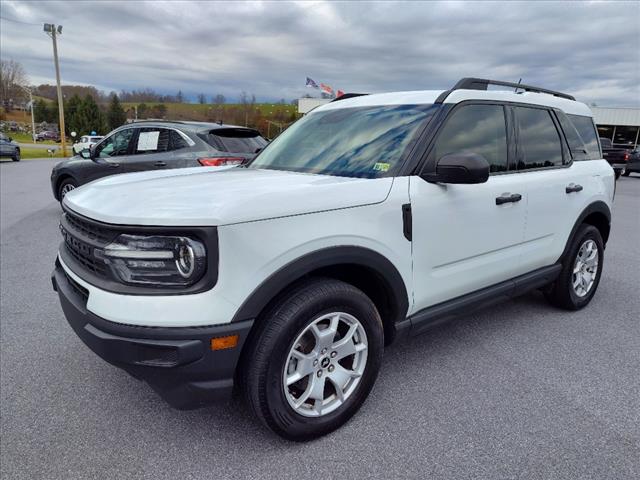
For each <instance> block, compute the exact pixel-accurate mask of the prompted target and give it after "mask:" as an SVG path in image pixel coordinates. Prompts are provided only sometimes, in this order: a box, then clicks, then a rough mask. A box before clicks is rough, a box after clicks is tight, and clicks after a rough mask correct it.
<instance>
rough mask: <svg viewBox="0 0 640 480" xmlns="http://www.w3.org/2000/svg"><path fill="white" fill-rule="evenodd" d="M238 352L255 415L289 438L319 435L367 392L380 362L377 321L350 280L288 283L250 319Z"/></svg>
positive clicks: (338, 421) (342, 419)
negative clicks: (250, 331) (283, 293)
mask: <svg viewBox="0 0 640 480" xmlns="http://www.w3.org/2000/svg"><path fill="white" fill-rule="evenodd" d="M256 327H257V328H258V330H257V331H256V332H255V335H254V337H253V339H252V341H251V344H250V345H249V348H248V349H247V350H248V351H247V352H246V354H245V356H244V359H243V380H244V391H245V395H246V397H247V400H248V403H249V405H250V406H251V408H252V410H253V411H254V412H255V414H256V415H257V416H258V417H259V418H260V419H261V420H262V421H263V423H265V424H266V425H267V426H268V427H269V428H271V429H272V430H273V431H274V432H276V433H277V434H279V435H280V436H282V437H284V438H287V439H289V440H296V441H303V440H309V439H312V438H315V437H319V436H321V435H325V434H327V433H329V432H331V431H333V430H335V429H337V428H338V427H340V426H341V425H343V424H344V423H345V422H346V421H347V420H349V418H351V417H352V416H353V415H354V414H355V413H356V412H357V410H358V409H359V408H360V406H361V405H362V404H363V403H364V401H365V399H366V398H367V396H368V395H369V392H370V391H371V388H372V387H373V384H374V383H375V380H376V377H377V375H378V370H379V368H380V364H381V361H382V352H383V346H384V338H383V336H384V334H383V328H382V321H381V319H380V316H379V314H378V311H377V310H376V307H375V306H374V304H373V303H372V302H371V300H370V299H369V298H368V297H367V296H366V295H365V294H364V293H363V292H362V291H360V290H358V289H357V288H355V287H353V286H352V285H350V284H347V283H344V282H341V281H338V280H333V279H314V280H311V281H309V282H307V283H304V284H302V285H300V286H298V287H297V288H295V289H293V290H292V291H291V292H290V293H289V294H288V295H287V297H286V298H285V299H283V300H281V301H280V302H279V303H278V304H277V305H275V306H274V307H273V308H272V309H271V311H270V312H268V313H267V315H265V316H264V318H261V319H260V320H259V324H258V325H257V326H256Z"/></svg>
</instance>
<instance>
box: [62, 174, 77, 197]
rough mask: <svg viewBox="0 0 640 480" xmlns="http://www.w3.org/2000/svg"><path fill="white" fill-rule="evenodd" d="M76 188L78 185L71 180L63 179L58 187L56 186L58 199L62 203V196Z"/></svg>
mask: <svg viewBox="0 0 640 480" xmlns="http://www.w3.org/2000/svg"><path fill="white" fill-rule="evenodd" d="M77 187H78V183H77V182H76V181H75V180H74V179H73V178H65V179H64V180H63V181H62V182H60V185H58V199H59V200H60V202H61V203H62V199H63V198H64V196H65V195H66V194H67V193H69V192H70V191H71V190H73V189H74V188H77Z"/></svg>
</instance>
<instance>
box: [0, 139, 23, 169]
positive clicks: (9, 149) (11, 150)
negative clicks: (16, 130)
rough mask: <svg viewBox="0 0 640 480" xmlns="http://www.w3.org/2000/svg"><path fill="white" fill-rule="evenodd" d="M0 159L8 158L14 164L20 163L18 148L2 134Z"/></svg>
mask: <svg viewBox="0 0 640 480" xmlns="http://www.w3.org/2000/svg"><path fill="white" fill-rule="evenodd" d="M0 157H5V158H10V159H11V160H13V161H14V162H19V161H20V147H19V146H18V145H17V144H16V143H14V142H13V139H12V138H11V137H7V136H6V135H5V134H4V133H0Z"/></svg>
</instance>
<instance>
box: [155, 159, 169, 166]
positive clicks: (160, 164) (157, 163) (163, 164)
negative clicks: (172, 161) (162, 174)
mask: <svg viewBox="0 0 640 480" xmlns="http://www.w3.org/2000/svg"><path fill="white" fill-rule="evenodd" d="M154 165H155V166H156V167H166V166H167V162H163V161H162V160H158V161H157V162H156V163H154Z"/></svg>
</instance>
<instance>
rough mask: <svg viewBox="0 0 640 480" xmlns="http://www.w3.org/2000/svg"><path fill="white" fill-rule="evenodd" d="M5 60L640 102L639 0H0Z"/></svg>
mask: <svg viewBox="0 0 640 480" xmlns="http://www.w3.org/2000/svg"><path fill="white" fill-rule="evenodd" d="M0 16H1V17H2V19H1V20H0V22H1V23H0V27H1V34H0V54H1V55H0V56H1V57H2V58H3V59H9V58H12V59H14V60H18V61H20V62H21V63H22V64H23V65H24V67H25V69H26V71H27V73H28V75H29V77H30V79H31V81H32V83H35V84H38V83H53V82H54V80H55V74H54V69H53V62H52V56H51V48H52V47H51V40H50V39H49V38H48V37H47V36H46V35H45V34H44V33H43V31H42V23H43V22H49V23H56V24H62V25H63V26H64V29H63V33H62V36H61V37H60V41H59V52H60V61H61V70H62V77H63V83H74V84H90V85H95V86H97V87H98V88H100V89H102V90H105V91H110V90H121V89H134V88H136V89H140V88H144V87H150V88H154V89H156V90H158V91H161V92H163V93H172V94H173V93H175V92H176V91H177V90H178V89H182V91H183V92H185V94H187V95H188V96H193V97H194V99H195V95H196V94H198V93H200V92H203V93H206V94H207V95H214V94H217V93H222V94H223V95H225V96H226V97H227V98H230V99H233V98H237V97H238V95H239V93H240V91H242V90H246V91H247V92H251V93H255V95H256V96H257V97H258V99H259V100H275V99H279V98H286V99H288V100H289V99H293V98H296V97H299V96H301V95H303V94H305V93H310V92H309V90H308V89H305V87H304V82H305V77H306V76H309V77H311V78H313V79H314V80H316V81H317V82H324V83H327V84H329V85H331V86H333V87H335V88H340V89H342V90H344V91H357V92H381V91H391V90H419V89H445V88H447V87H449V86H451V85H452V84H453V83H455V82H456V81H457V80H458V79H459V78H460V77H465V76H475V77H488V78H495V79H502V80H511V81H518V79H519V78H522V81H523V83H529V84H534V85H535V84H539V85H540V86H543V87H546V88H551V89H557V90H562V91H567V92H570V93H572V94H574V95H575V96H576V97H578V99H580V100H582V101H586V102H596V103H597V104H598V105H616V106H640V2H639V1H629V2H618V3H616V2H537V1H530V2H504V3H490V2H473V3H458V2H454V3H452V2H446V3H434V2H428V3H427V2H425V3H420V2H408V3H395V2H376V3H365V2H333V3H331V2H324V1H317V2H316V1H314V2H291V3H285V2H246V3H243V2H235V3H226V2H177V1H174V2H167V3H161V2H149V3H145V2H135V1H127V2H124V1H121V2H108V1H101V2H98V1H94V2H76V1H74V2H71V1H63V2H52V1H47V2H25V1H11V0H2V2H0Z"/></svg>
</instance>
